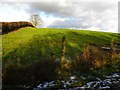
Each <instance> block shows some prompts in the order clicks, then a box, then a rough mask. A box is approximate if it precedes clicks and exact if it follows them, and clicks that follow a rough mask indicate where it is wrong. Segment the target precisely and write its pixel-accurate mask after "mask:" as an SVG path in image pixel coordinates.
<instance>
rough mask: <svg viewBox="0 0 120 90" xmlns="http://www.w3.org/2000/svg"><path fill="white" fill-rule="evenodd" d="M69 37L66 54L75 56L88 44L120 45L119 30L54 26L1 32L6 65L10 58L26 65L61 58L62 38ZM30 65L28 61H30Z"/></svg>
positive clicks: (100, 45)
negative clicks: (90, 29) (116, 31)
mask: <svg viewBox="0 0 120 90" xmlns="http://www.w3.org/2000/svg"><path fill="white" fill-rule="evenodd" d="M62 37H66V38H67V39H66V57H73V56H74V55H75V53H77V52H82V49H83V47H84V46H85V45H88V44H91V45H96V46H99V47H102V46H106V45H110V44H111V41H112V39H114V43H115V44H117V45H120V35H118V34H116V33H106V32H95V31H87V30H70V29H53V28H22V29H20V30H18V31H16V32H12V33H9V34H5V35H2V45H3V64H4V63H5V62H6V61H7V60H14V61H15V60H17V58H19V59H20V60H21V63H23V64H25V63H28V62H33V61H35V60H39V58H49V57H50V56H51V55H55V57H56V58H59V57H60V53H61V39H62ZM28 64H29V63H28Z"/></svg>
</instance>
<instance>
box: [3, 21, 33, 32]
mask: <svg viewBox="0 0 120 90" xmlns="http://www.w3.org/2000/svg"><path fill="white" fill-rule="evenodd" d="M22 27H34V26H33V25H32V24H31V23H30V22H2V34H6V33H9V32H12V31H15V30H17V29H19V28H22Z"/></svg>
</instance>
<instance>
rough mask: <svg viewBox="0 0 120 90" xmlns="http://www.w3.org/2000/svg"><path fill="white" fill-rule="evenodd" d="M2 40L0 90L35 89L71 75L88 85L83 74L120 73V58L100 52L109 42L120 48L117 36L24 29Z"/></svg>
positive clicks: (53, 29)
mask: <svg viewBox="0 0 120 90" xmlns="http://www.w3.org/2000/svg"><path fill="white" fill-rule="evenodd" d="M1 37H2V57H3V60H2V66H3V68H2V72H3V73H2V76H3V88H9V89H7V90H11V89H10V87H11V88H12V89H13V88H15V87H17V86H18V87H19V86H20V85H28V86H29V85H30V86H32V87H33V88H34V87H35V86H36V85H38V84H39V83H40V82H41V83H42V82H46V81H53V80H64V79H65V80H66V78H69V76H71V75H74V74H75V75H77V76H78V78H79V80H80V83H81V85H82V83H84V82H85V81H87V80H83V79H81V78H80V75H82V74H83V75H85V74H84V73H89V74H90V73H91V75H92V76H96V77H98V76H104V75H105V74H110V73H113V72H119V71H120V54H116V53H114V52H108V53H106V52H103V51H102V50H101V47H102V46H110V44H111V42H112V39H114V42H113V44H115V45H118V46H120V35H119V34H117V33H107V32H96V31H89V30H72V29H55V28H31V27H26V28H21V29H19V30H17V31H14V32H11V33H9V34H4V35H1ZM62 37H66V44H65V61H64V62H61V61H60V57H61V47H62ZM88 44H89V46H88ZM96 47H97V48H96ZM116 63H117V64H116ZM105 65H106V67H105ZM96 67H97V71H95V70H96ZM101 67H102V68H101ZM98 69H99V70H98ZM89 74H86V75H88V76H89ZM88 76H86V77H88ZM88 80H89V79H88ZM15 90H16V89H15ZM21 90H22V89H21Z"/></svg>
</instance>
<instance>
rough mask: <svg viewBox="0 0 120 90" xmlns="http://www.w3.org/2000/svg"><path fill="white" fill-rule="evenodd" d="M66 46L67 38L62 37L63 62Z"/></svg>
mask: <svg viewBox="0 0 120 90" xmlns="http://www.w3.org/2000/svg"><path fill="white" fill-rule="evenodd" d="M65 44H66V37H62V47H61V57H60V60H61V62H63V61H64V60H65Z"/></svg>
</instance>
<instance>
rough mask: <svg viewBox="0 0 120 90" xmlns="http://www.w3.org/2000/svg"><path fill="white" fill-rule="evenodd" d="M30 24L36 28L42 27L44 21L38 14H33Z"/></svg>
mask: <svg viewBox="0 0 120 90" xmlns="http://www.w3.org/2000/svg"><path fill="white" fill-rule="evenodd" d="M30 22H31V23H32V24H33V25H34V26H35V27H36V26H38V25H42V24H43V21H42V19H41V17H40V16H39V15H38V14H33V15H31V17H30Z"/></svg>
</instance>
